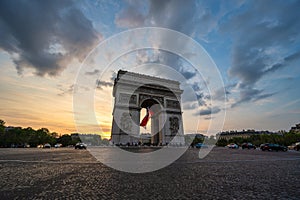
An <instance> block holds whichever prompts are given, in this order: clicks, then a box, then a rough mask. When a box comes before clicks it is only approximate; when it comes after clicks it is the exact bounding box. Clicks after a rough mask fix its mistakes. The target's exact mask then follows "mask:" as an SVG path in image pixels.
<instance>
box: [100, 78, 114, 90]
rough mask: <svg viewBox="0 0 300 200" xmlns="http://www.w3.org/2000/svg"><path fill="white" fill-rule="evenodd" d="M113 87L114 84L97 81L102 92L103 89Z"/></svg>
mask: <svg viewBox="0 0 300 200" xmlns="http://www.w3.org/2000/svg"><path fill="white" fill-rule="evenodd" d="M113 85H114V84H113V83H112V82H108V81H101V80H97V81H96V86H97V88H98V89H100V90H102V89H103V87H112V86H113Z"/></svg>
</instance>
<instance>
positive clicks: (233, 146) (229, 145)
mask: <svg viewBox="0 0 300 200" xmlns="http://www.w3.org/2000/svg"><path fill="white" fill-rule="evenodd" d="M227 147H228V148H229V149H238V148H239V145H237V144H235V143H231V144H228V145H227Z"/></svg>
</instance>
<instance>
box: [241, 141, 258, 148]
mask: <svg viewBox="0 0 300 200" xmlns="http://www.w3.org/2000/svg"><path fill="white" fill-rule="evenodd" d="M242 149H256V146H255V145H253V144H252V143H249V142H248V143H243V144H242Z"/></svg>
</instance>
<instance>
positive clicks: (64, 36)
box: [0, 0, 101, 76]
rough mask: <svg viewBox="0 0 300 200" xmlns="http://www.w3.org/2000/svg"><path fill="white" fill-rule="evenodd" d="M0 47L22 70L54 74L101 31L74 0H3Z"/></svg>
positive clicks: (78, 55)
mask: <svg viewBox="0 0 300 200" xmlns="http://www.w3.org/2000/svg"><path fill="white" fill-rule="evenodd" d="M0 30H1V31H0V48H1V49H2V50H4V51H6V52H8V53H9V54H10V55H11V58H12V60H13V62H14V63H15V66H16V68H17V70H18V73H22V71H23V70H24V68H34V69H35V71H36V74H37V75H40V76H43V75H45V74H48V75H51V76H55V75H57V74H59V73H60V72H61V71H62V70H64V69H65V68H66V67H67V65H68V64H69V62H70V61H71V60H72V59H78V60H82V59H83V58H84V57H85V56H86V54H87V53H88V52H89V51H90V49H91V48H93V46H94V45H95V44H96V42H98V40H99V38H100V37H101V35H100V34H99V33H97V32H96V30H95V29H94V27H93V25H92V23H91V21H90V20H89V19H87V18H86V17H85V16H84V14H83V13H82V12H81V11H80V10H79V9H78V8H76V6H75V5H74V3H73V1H68V0H61V1H58V0H57V1H56V0H54V1H49V0H48V1H39V0H31V1H10V0H2V1H0Z"/></svg>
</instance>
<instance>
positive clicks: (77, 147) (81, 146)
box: [75, 143, 86, 149]
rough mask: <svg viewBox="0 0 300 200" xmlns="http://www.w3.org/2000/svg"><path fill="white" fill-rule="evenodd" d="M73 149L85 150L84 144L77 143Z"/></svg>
mask: <svg viewBox="0 0 300 200" xmlns="http://www.w3.org/2000/svg"><path fill="white" fill-rule="evenodd" d="M75 149H86V144H84V143H77V144H76V145H75Z"/></svg>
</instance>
